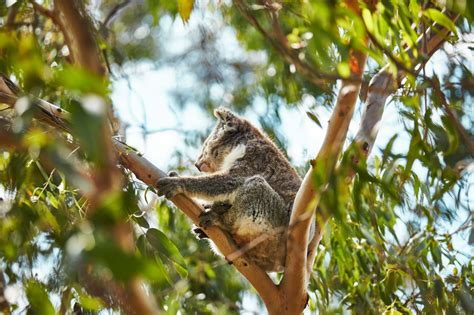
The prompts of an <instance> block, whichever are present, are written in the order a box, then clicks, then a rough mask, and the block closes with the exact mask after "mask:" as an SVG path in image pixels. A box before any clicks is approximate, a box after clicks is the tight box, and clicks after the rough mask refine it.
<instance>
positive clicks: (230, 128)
mask: <svg viewBox="0 0 474 315" xmlns="http://www.w3.org/2000/svg"><path fill="white" fill-rule="evenodd" d="M214 116H216V118H217V124H216V126H215V127H214V129H213V130H212V132H211V134H210V135H209V136H208V137H207V139H206V141H204V144H203V147H202V149H201V153H200V154H199V157H198V159H197V161H196V163H195V164H194V165H196V167H197V168H198V170H200V171H202V172H207V173H213V172H217V171H219V170H220V169H221V167H222V165H223V162H224V159H225V157H226V156H227V155H228V154H229V153H230V152H231V151H232V149H234V148H235V147H237V146H238V145H240V144H244V143H245V142H246V141H247V140H248V137H249V135H250V134H251V133H249V131H251V130H252V129H253V128H252V126H251V125H250V123H249V122H248V121H246V120H245V119H242V118H240V117H238V116H237V115H235V114H234V113H232V112H231V111H230V110H228V109H226V108H223V107H219V108H218V109H216V110H215V111H214Z"/></svg>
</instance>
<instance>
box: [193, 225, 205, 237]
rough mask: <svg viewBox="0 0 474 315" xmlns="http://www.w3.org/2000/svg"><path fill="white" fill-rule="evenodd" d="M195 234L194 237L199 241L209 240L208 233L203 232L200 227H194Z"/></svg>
mask: <svg viewBox="0 0 474 315" xmlns="http://www.w3.org/2000/svg"><path fill="white" fill-rule="evenodd" d="M193 233H194V235H195V236H196V238H197V239H198V240H202V239H205V238H209V237H208V236H207V234H206V232H204V231H203V229H201V228H200V227H197V226H195V225H193Z"/></svg>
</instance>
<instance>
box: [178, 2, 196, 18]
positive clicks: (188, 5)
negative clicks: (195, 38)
mask: <svg viewBox="0 0 474 315" xmlns="http://www.w3.org/2000/svg"><path fill="white" fill-rule="evenodd" d="M193 7H194V0H178V11H179V15H180V16H181V19H182V20H183V22H184V23H186V22H188V20H189V17H190V16H191V11H192V10H193Z"/></svg>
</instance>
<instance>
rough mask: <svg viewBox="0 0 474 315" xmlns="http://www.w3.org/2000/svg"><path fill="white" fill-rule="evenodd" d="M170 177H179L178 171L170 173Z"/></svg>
mask: <svg viewBox="0 0 474 315" xmlns="http://www.w3.org/2000/svg"><path fill="white" fill-rule="evenodd" d="M168 176H169V177H179V174H178V172H176V171H171V172H169V173H168Z"/></svg>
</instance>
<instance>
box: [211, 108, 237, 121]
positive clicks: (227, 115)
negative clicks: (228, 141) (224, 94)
mask: <svg viewBox="0 0 474 315" xmlns="http://www.w3.org/2000/svg"><path fill="white" fill-rule="evenodd" d="M214 116H216V118H218V119H220V120H222V121H228V120H231V119H233V118H235V115H234V113H232V112H231V111H230V110H228V109H227V108H225V107H222V106H220V107H219V108H217V109H215V110H214Z"/></svg>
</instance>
